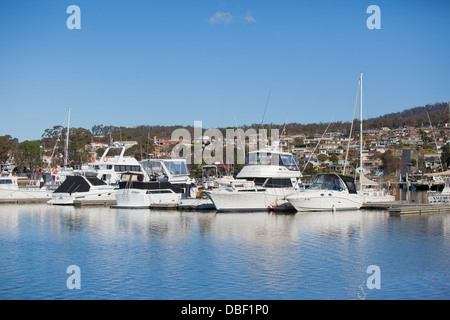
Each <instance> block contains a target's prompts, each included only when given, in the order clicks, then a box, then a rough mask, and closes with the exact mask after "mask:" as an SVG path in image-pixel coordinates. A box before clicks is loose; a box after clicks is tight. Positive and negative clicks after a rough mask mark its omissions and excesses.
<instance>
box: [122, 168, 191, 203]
mask: <svg viewBox="0 0 450 320" xmlns="http://www.w3.org/2000/svg"><path fill="white" fill-rule="evenodd" d="M140 163H141V165H142V166H143V168H144V170H145V174H144V175H143V174H140V173H139V174H138V173H136V172H124V173H122V177H123V178H122V181H121V182H120V183H119V190H118V191H117V193H116V202H117V205H116V206H115V207H120V208H177V207H178V204H179V203H180V201H181V200H182V199H187V198H195V197H196V195H197V191H198V190H197V187H196V186H195V179H192V178H191V177H190V176H189V170H188V168H187V163H186V159H148V160H143V161H141V162H140Z"/></svg>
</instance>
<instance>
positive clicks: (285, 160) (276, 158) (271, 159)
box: [245, 152, 299, 171]
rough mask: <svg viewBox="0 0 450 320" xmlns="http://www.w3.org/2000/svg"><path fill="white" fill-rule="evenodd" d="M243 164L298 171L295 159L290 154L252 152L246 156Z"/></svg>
mask: <svg viewBox="0 0 450 320" xmlns="http://www.w3.org/2000/svg"><path fill="white" fill-rule="evenodd" d="M245 164H253V165H272V166H285V167H286V168H288V169H289V170H291V171H299V168H298V162H297V159H296V157H295V156H294V155H292V154H279V153H271V152H252V153H249V154H248V155H247V157H246V159H245Z"/></svg>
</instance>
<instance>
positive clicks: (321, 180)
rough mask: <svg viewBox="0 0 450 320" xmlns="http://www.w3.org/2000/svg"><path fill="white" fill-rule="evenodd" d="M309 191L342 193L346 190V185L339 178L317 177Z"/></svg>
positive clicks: (329, 176)
mask: <svg viewBox="0 0 450 320" xmlns="http://www.w3.org/2000/svg"><path fill="white" fill-rule="evenodd" d="M308 189H312V190H337V191H342V190H344V189H345V185H344V183H343V182H342V181H341V179H339V177H338V176H335V175H328V174H325V175H320V176H317V177H316V179H315V180H314V182H313V183H312V184H311V185H310V186H309V187H308Z"/></svg>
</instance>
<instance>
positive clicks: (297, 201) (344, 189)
mask: <svg viewBox="0 0 450 320" xmlns="http://www.w3.org/2000/svg"><path fill="white" fill-rule="evenodd" d="M287 200H288V201H289V202H290V203H291V204H292V205H293V206H294V207H295V209H296V210H297V211H325V210H357V209H359V208H361V206H362V204H363V202H362V198H361V197H360V195H358V193H357V192H356V186H355V181H354V179H353V178H352V177H348V176H342V175H337V174H321V175H318V176H317V177H316V179H315V180H314V182H313V183H312V184H311V185H310V186H309V187H308V188H307V189H305V190H302V191H298V192H296V193H294V194H291V195H289V196H288V197H287Z"/></svg>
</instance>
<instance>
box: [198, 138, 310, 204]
mask: <svg viewBox="0 0 450 320" xmlns="http://www.w3.org/2000/svg"><path fill="white" fill-rule="evenodd" d="M302 187H303V186H302V185H301V173H300V170H299V167H298V163H297V159H296V157H295V156H294V155H293V154H291V153H288V152H283V151H280V150H279V149H278V148H274V147H267V148H264V149H261V150H259V151H251V152H249V153H248V155H247V158H246V163H245V166H244V167H243V168H242V170H241V171H240V172H239V173H238V174H237V176H236V179H234V180H229V181H228V186H221V187H219V188H216V189H213V190H210V191H205V194H206V195H207V196H208V197H209V198H210V199H211V201H212V202H213V203H214V205H215V207H216V209H217V210H218V211H261V210H289V209H291V210H292V209H293V208H292V206H291V205H290V203H289V202H288V201H287V200H286V196H287V195H289V194H292V193H293V192H295V191H298V190H300V189H301V188H302Z"/></svg>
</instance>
